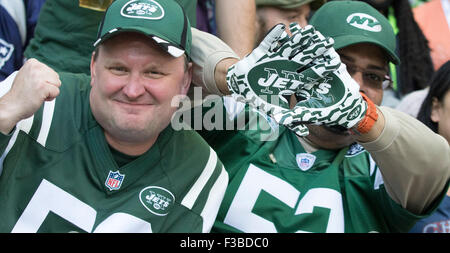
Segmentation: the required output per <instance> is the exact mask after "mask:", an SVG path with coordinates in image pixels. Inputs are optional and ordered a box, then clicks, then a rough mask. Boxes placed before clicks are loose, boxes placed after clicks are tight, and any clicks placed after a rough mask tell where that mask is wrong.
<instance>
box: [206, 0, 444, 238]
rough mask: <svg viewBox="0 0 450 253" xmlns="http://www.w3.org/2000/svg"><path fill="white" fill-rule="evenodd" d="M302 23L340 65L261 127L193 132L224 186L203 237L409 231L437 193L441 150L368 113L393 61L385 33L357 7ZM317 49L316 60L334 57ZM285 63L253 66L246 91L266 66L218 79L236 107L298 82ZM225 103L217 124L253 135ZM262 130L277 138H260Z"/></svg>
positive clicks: (373, 14) (436, 139)
mask: <svg viewBox="0 0 450 253" xmlns="http://www.w3.org/2000/svg"><path fill="white" fill-rule="evenodd" d="M310 23H311V24H313V25H314V27H315V29H317V30H318V31H320V32H321V33H322V34H323V35H324V36H327V37H328V36H329V37H331V38H333V39H334V47H335V48H336V49H337V52H338V53H339V55H340V60H341V61H342V63H345V64H341V65H340V66H339V67H336V69H337V70H335V71H333V72H332V73H330V74H328V75H326V76H325V77H324V79H322V80H321V82H316V83H315V84H314V81H311V83H308V84H305V85H304V86H303V87H301V86H296V87H300V88H298V89H297V90H296V91H295V96H292V97H295V99H292V100H291V107H292V109H291V110H283V109H281V110H280V109H279V108H278V110H279V111H281V112H276V113H270V112H269V114H271V115H272V118H267V121H265V122H264V121H263V122H260V123H259V124H260V125H258V126H259V128H253V129H252V128H250V127H249V128H244V127H243V128H241V129H239V130H236V131H235V130H233V131H222V132H221V133H217V132H212V131H200V133H201V135H202V136H203V137H204V138H205V139H206V140H207V141H208V143H209V144H210V145H211V146H212V147H213V148H214V149H215V150H216V152H217V153H218V155H219V158H220V159H221V161H222V162H223V163H224V165H225V168H226V170H227V172H228V173H229V178H230V182H229V185H228V188H227V191H226V193H225V196H224V201H223V202H222V204H221V207H220V209H219V213H218V216H217V220H216V222H215V224H214V227H213V231H214V232H270V233H274V232H283V233H287V232H292V233H293V232H319V233H324V232H334V233H336V232H348V233H367V232H407V231H408V230H409V229H410V228H411V227H412V226H413V225H414V224H415V222H416V221H417V220H419V219H421V218H422V217H425V216H427V215H429V214H430V213H431V212H433V210H435V209H436V207H437V206H438V204H439V202H440V201H441V200H442V198H443V197H444V196H445V193H446V189H447V188H448V185H449V182H450V181H449V177H450V160H449V159H450V148H449V146H448V144H447V143H446V141H445V139H443V138H442V137H440V136H438V135H436V134H434V133H432V131H430V130H429V129H428V128H427V127H426V126H424V125H423V124H421V123H420V122H419V121H417V120H416V119H414V118H412V117H409V116H408V115H405V114H403V113H400V112H398V111H395V110H393V109H390V108H387V107H382V106H378V105H379V103H380V102H381V96H382V92H383V91H382V87H383V82H385V81H387V77H385V75H386V74H387V63H388V62H389V61H392V62H398V58H397V57H396V55H395V53H394V52H395V39H394V33H393V32H392V28H391V26H390V24H389V23H388V22H387V20H386V19H385V18H384V17H382V16H381V14H379V13H378V12H377V11H376V10H375V9H373V8H372V7H370V6H369V5H367V4H365V3H362V2H358V1H332V2H329V3H327V4H324V5H323V6H322V7H321V8H320V9H318V11H317V12H316V13H315V15H314V16H313V17H312V19H311V21H310ZM290 28H291V30H292V29H293V28H294V29H295V30H298V29H299V28H296V27H295V26H291V27H290ZM311 30H312V29H311V28H308V27H305V28H304V29H303V31H302V32H303V33H305V34H309V32H308V31H311ZM294 34H296V35H295V36H297V33H294ZM313 37H314V36H313ZM317 38H320V36H318V37H317ZM292 39H294V40H295V38H292ZM300 40H302V38H300ZM314 40H315V39H313V41H314ZM308 45H310V46H311V45H315V44H314V43H312V44H308ZM299 50H300V51H301V49H299ZM278 51H279V50H278V49H277V48H276V49H275V50H274V53H275V54H276V53H277V52H278ZM291 51H295V50H294V49H292V50H291ZM306 51H309V48H307V49H304V48H303V52H306ZM327 52H328V53H329V54H328V55H327V53H324V54H323V57H324V58H328V57H329V56H330V55H333V54H332V50H328V51H327ZM253 56H254V55H252V54H251V55H250V56H249V57H248V58H250V59H251V57H253ZM306 58H307V57H302V59H306ZM319 58H320V57H319ZM261 59H264V57H262V58H261ZM295 59H296V57H294V58H293V60H295ZM316 60H317V59H316ZM316 60H313V62H314V61H316ZM331 62H332V61H331ZM284 64H285V65H286V66H285V68H281V69H276V68H268V67H266V68H263V67H261V68H262V69H263V70H264V71H265V73H267V74H266V77H264V75H260V76H258V79H256V80H257V81H256V82H255V83H251V82H250V80H255V79H251V78H250V77H248V76H251V73H255V72H256V71H258V67H259V66H261V65H262V66H264V65H263V64H261V63H258V61H257V62H256V64H253V65H252V64H247V65H248V66H247V69H250V70H249V71H248V75H244V73H246V71H241V69H246V66H245V62H244V61H241V62H239V63H236V65H234V66H233V67H232V68H230V70H229V71H228V77H229V79H228V80H229V81H228V84H229V88H230V91H231V92H232V93H233V94H236V97H238V98H239V97H240V96H241V97H248V94H249V93H250V94H251V93H252V91H263V90H264V91H265V90H268V89H262V87H261V86H264V87H272V86H278V87H285V88H286V89H285V90H283V91H280V94H281V92H285V91H286V90H288V89H289V88H288V87H289V86H293V85H291V84H296V83H298V82H300V81H301V80H302V78H305V77H304V76H303V73H304V72H301V73H300V74H299V75H297V74H296V73H298V71H295V69H288V63H284ZM325 66H327V65H325ZM329 66H331V65H329ZM261 68H260V69H261ZM346 69H347V70H348V73H347V70H346ZM310 74H311V72H310ZM349 74H350V75H351V76H352V77H353V79H352V78H351V77H350V75H349ZM308 78H309V79H310V80H313V75H311V76H308V77H306V79H308ZM245 83H247V85H243V84H245ZM258 85H259V86H258ZM240 87H250V88H248V89H249V90H250V91H248V90H245V89H241V88H240ZM268 91H270V92H274V89H271V90H268ZM292 97H291V98H292ZM255 101H258V100H257V99H255ZM297 102H298V103H297ZM217 103H219V102H217ZM223 104H224V107H225V110H226V112H227V114H226V117H225V116H224V117H225V118H231V119H234V120H235V121H239V120H240V119H242V118H244V119H248V121H246V123H247V122H248V125H249V126H251V123H252V122H251V120H252V118H251V117H250V116H248V115H251V114H252V113H253V114H254V110H253V109H251V108H248V107H244V105H242V104H241V105H240V104H239V103H236V102H234V101H231V100H230V99H224V102H223ZM263 104H264V103H263ZM213 108H216V106H215V105H214V107H213ZM274 108H275V106H274ZM260 110H261V109H260ZM241 116H242V117H241ZM274 120H275V122H274ZM275 123H278V124H279V125H276V124H275ZM264 124H265V125H268V126H269V127H266V128H265V129H266V130H267V129H268V131H269V132H270V133H271V134H273V135H274V136H276V138H271V139H270V140H269V138H267V137H266V138H263V137H264V136H267V133H265V132H264V131H263V128H262V127H261V126H263V125H264ZM303 124H305V125H303ZM266 132H267V131H266ZM263 135H264V136H263Z"/></svg>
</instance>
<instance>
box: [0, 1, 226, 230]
mask: <svg viewBox="0 0 450 253" xmlns="http://www.w3.org/2000/svg"><path fill="white" fill-rule="evenodd" d="M95 48H96V49H95V52H94V53H93V55H92V59H91V68H90V69H91V77H89V76H87V75H84V74H68V73H56V72H54V71H53V70H52V69H51V68H49V67H48V66H46V65H44V64H42V63H40V62H38V61H36V60H34V59H30V60H28V61H27V62H26V64H25V65H24V67H23V68H22V69H21V70H20V71H19V72H18V73H16V74H15V75H13V76H10V77H8V79H9V80H8V79H7V80H6V81H5V82H3V83H2V85H1V87H0V131H1V134H0V153H1V156H0V199H1V201H0V213H1V215H0V231H2V232H208V231H210V229H211V227H212V224H213V222H214V220H215V217H216V215H217V211H218V208H219V204H220V202H221V201H222V198H223V195H224V192H225V188H226V186H227V182H228V175H227V173H226V171H225V170H224V168H223V165H222V164H221V162H220V161H219V160H218V158H217V156H216V154H215V152H214V151H213V150H212V149H211V148H210V147H209V146H208V145H207V144H206V143H205V142H204V141H203V140H202V138H201V137H200V136H198V134H196V133H195V132H193V131H177V132H176V131H174V130H173V129H172V128H171V127H170V126H168V125H169V122H170V118H171V116H172V114H173V112H174V111H175V109H176V107H173V106H172V105H171V102H172V98H173V97H175V96H177V95H183V94H186V92H187V90H188V88H189V84H190V82H191V77H192V63H191V62H190V54H191V33H190V24H189V21H188V19H187V18H186V16H185V15H184V12H183V10H182V9H181V7H180V6H179V5H177V4H176V3H175V2H172V1H151V3H149V1H138V2H137V1H128V0H116V1H114V3H113V4H112V5H111V6H110V8H109V9H108V11H107V13H106V15H105V18H104V20H103V22H102V24H101V25H100V29H99V36H98V40H97V41H96V42H95ZM68 60H70V59H68ZM11 80H14V81H13V83H12V82H11Z"/></svg>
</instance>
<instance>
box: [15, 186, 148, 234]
mask: <svg viewBox="0 0 450 253" xmlns="http://www.w3.org/2000/svg"><path fill="white" fill-rule="evenodd" d="M50 211H51V212H53V213H55V214H57V215H59V216H60V217H62V218H63V219H65V220H67V221H69V222H71V223H72V224H74V225H76V226H78V227H79V228H80V229H83V230H84V231H86V232H94V233H105V232H109V233H128V232H133V233H151V232H152V227H151V224H150V223H148V222H146V221H144V220H142V219H139V218H137V217H135V216H133V215H130V214H127V213H114V214H112V215H111V216H109V217H108V218H106V219H105V220H104V221H102V222H101V223H100V224H99V225H98V226H97V227H96V228H95V230H94V231H93V228H94V224H95V218H96V215H97V211H95V210H94V209H93V208H92V207H90V206H89V205H87V204H86V203H84V202H82V201H81V200H79V199H77V198H75V197H74V196H72V195H70V194H69V193H67V192H66V191H64V190H62V189H61V188H59V187H58V186H56V185H54V184H52V183H50V182H49V181H47V180H45V179H44V180H42V182H41V184H40V185H39V187H38V189H37V190H36V192H35V193H34V195H33V197H32V198H31V200H30V202H29V203H28V205H27V207H26V208H25V210H24V212H23V213H22V215H21V216H20V218H19V220H18V221H17V223H16V225H15V226H14V228H13V230H12V231H11V232H12V233H35V232H37V231H38V229H39V228H40V227H41V225H42V223H43V222H44V220H45V218H46V217H47V215H48V214H49V212H50Z"/></svg>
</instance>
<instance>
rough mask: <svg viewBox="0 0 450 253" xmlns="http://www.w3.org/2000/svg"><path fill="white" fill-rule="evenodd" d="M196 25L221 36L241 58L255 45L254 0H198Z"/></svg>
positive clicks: (200, 28)
mask: <svg viewBox="0 0 450 253" xmlns="http://www.w3.org/2000/svg"><path fill="white" fill-rule="evenodd" d="M196 27H197V28H198V29H199V30H201V31H205V32H208V33H211V34H214V35H216V36H217V37H219V38H221V39H222V40H223V41H224V42H225V43H227V44H228V45H229V46H230V47H231V48H232V49H233V50H234V52H236V54H237V55H238V56H239V57H241V58H242V57H244V56H245V55H247V54H248V53H250V52H251V51H252V49H253V46H254V45H255V0H198V4H197V26H196Z"/></svg>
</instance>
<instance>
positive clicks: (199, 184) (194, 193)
mask: <svg viewBox="0 0 450 253" xmlns="http://www.w3.org/2000/svg"><path fill="white" fill-rule="evenodd" d="M216 165H217V155H216V152H215V151H214V150H213V149H212V148H211V147H210V148H209V159H208V162H207V163H206V166H205V168H204V169H203V171H202V174H201V175H200V177H199V178H198V179H197V181H196V182H195V183H194V185H193V186H192V188H191V189H190V190H189V192H188V193H187V194H186V196H184V198H183V200H182V201H181V204H182V205H183V206H185V207H187V208H189V209H192V206H193V205H194V203H195V201H196V200H197V198H198V195H199V194H200V192H201V191H202V189H203V187H205V185H206V183H207V182H208V180H209V178H210V177H211V175H212V174H213V172H214V169H215V168H216Z"/></svg>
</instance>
